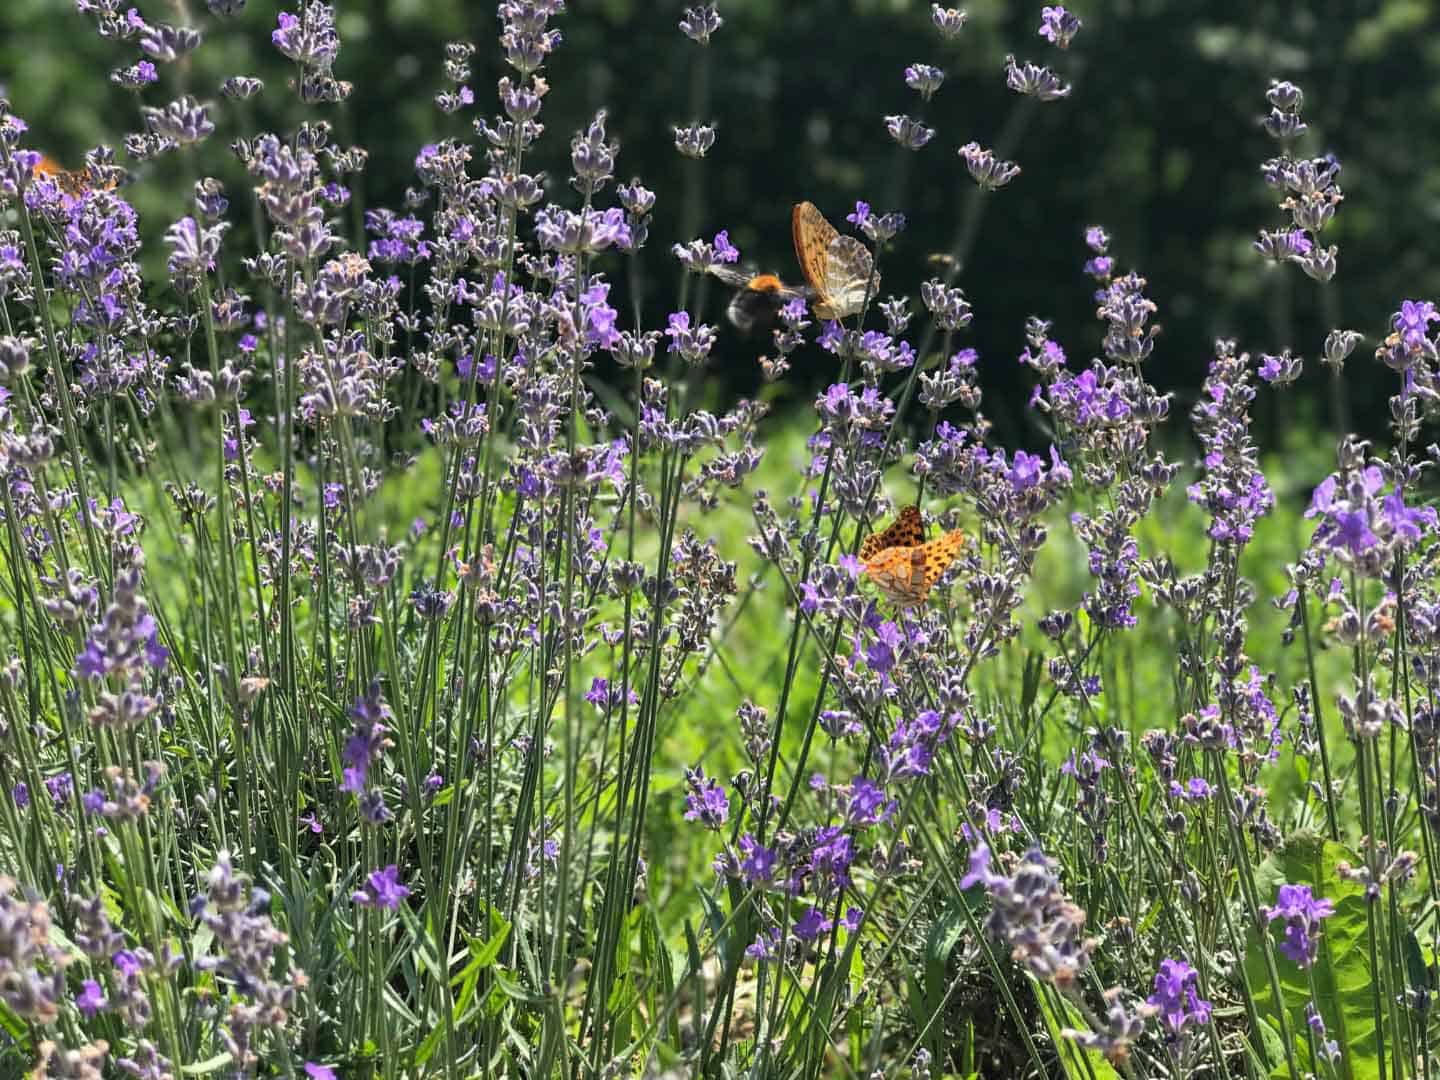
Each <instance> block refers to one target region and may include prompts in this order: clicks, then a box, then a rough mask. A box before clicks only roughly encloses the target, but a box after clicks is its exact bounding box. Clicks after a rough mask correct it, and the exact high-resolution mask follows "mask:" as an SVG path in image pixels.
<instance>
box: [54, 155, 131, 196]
mask: <svg viewBox="0 0 1440 1080" xmlns="http://www.w3.org/2000/svg"><path fill="white" fill-rule="evenodd" d="M34 175H35V178H36V179H40V178H42V177H44V178H46V179H50V180H54V181H55V183H56V184H58V185H59V186H60V190H61V191H63V192H64V193H65V194H66V195H76V196H79V195H83V194H85V192H87V191H114V190H115V187H116V182H115V181H114V180H111V181H109V182H108V183H104V184H97V183H94V182H93V181H92V180H91V179H90V168H89V166H88V165H87V166H86V167H85V168H83V169H75V170H71V169H67V168H65V166H63V165H61V164H60V163H59V162H58V161H56V160H55V159H54V158H52V157H51V156H50V155H49V154H41V155H40V160H39V161H37V162H36V163H35V169H34Z"/></svg>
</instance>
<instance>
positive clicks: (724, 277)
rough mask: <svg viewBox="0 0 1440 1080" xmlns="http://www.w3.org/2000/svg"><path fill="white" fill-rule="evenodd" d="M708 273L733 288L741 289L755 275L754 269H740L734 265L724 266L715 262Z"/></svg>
mask: <svg viewBox="0 0 1440 1080" xmlns="http://www.w3.org/2000/svg"><path fill="white" fill-rule="evenodd" d="M709 273H710V275H711V276H712V277H717V278H719V279H720V280H721V281H723V282H724V283H725V284H726V285H729V286H730V287H731V288H734V289H743V288H744V287H745V286H746V285H747V284H748V283H749V282H750V279H751V278H753V277H754V276H755V271H754V270H750V269H746V270H741V269H739V268H737V267H734V266H726V265H724V264H723V263H717V264H716V265H714V266H711V267H710V268H709Z"/></svg>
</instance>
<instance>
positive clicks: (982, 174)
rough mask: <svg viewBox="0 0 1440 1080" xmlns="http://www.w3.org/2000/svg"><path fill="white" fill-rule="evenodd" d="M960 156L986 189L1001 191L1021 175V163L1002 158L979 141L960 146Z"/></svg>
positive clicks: (976, 180) (971, 173) (973, 177)
mask: <svg viewBox="0 0 1440 1080" xmlns="http://www.w3.org/2000/svg"><path fill="white" fill-rule="evenodd" d="M960 157H961V159H962V160H963V161H964V162H965V167H966V168H967V169H969V170H970V176H971V178H972V179H973V180H974V181H975V183H977V184H979V185H980V186H981V187H982V188H984V189H985V190H986V191H999V190H1000V189H1001V188H1002V187H1004V186H1005V185H1006V184H1008V183H1010V181H1011V180H1014V179H1015V177H1017V176H1019V175H1020V166H1019V165H1016V164H1015V163H1014V162H1013V161H1002V160H1000V159H999V158H997V157H996V156H995V154H994V152H993V151H991V150H986V149H985V148H984V147H982V146H981V145H980V144H979V143H975V142H972V143H966V144H965V145H964V146H962V147H961V148H960Z"/></svg>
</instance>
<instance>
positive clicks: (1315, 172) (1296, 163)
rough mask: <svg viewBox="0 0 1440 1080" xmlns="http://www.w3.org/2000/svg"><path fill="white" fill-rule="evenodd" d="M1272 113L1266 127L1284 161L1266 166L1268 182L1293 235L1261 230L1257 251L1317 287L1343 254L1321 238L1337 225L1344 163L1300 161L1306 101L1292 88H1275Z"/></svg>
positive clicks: (1275, 85)
mask: <svg viewBox="0 0 1440 1080" xmlns="http://www.w3.org/2000/svg"><path fill="white" fill-rule="evenodd" d="M1265 97H1266V100H1267V101H1268V102H1269V105H1270V112H1269V114H1268V115H1267V116H1266V117H1265V119H1264V121H1263V126H1264V128H1265V131H1266V133H1267V134H1268V135H1270V137H1271V138H1273V139H1276V140H1277V141H1279V142H1280V144H1281V152H1280V155H1279V156H1278V157H1274V158H1271V159H1270V160H1268V161H1266V162H1265V163H1264V165H1262V166H1261V173H1262V175H1263V176H1264V177H1265V182H1266V183H1267V184H1269V185H1270V187H1271V188H1273V189H1274V190H1276V191H1278V192H1279V193H1280V194H1281V196H1282V198H1281V201H1280V204H1279V205H1280V209H1281V210H1283V211H1284V212H1285V213H1286V214H1287V215H1289V218H1290V226H1289V228H1287V229H1282V230H1277V231H1271V230H1263V229H1262V230H1261V232H1260V236H1259V238H1258V239H1257V240H1256V241H1255V250H1256V251H1257V252H1259V253H1260V255H1262V256H1263V257H1264V258H1266V259H1269V260H1271V261H1272V262H1293V263H1296V264H1297V265H1299V267H1300V268H1301V269H1302V270H1303V271H1305V273H1306V274H1307V275H1308V276H1309V277H1312V278H1314V279H1315V280H1316V281H1329V280H1330V278H1332V277H1333V276H1334V275H1335V265H1336V256H1337V254H1338V250H1339V249H1338V248H1336V247H1335V246H1334V245H1333V244H1332V245H1331V246H1330V247H1328V248H1322V247H1320V244H1319V236H1320V233H1321V232H1322V231H1323V230H1324V229H1325V227H1326V226H1327V225H1329V224H1330V222H1331V221H1332V220H1333V218H1334V216H1335V211H1336V209H1337V208H1338V207H1339V205H1340V203H1341V201H1342V200H1343V199H1344V198H1345V195H1344V193H1343V192H1342V191H1341V190H1340V185H1339V184H1338V183H1336V178H1337V177H1338V176H1339V174H1340V162H1339V160H1338V159H1337V158H1336V157H1335V155H1333V154H1327V155H1326V156H1324V157H1318V158H1295V157H1293V156H1291V150H1290V148H1291V146H1293V145H1294V143H1295V140H1297V139H1298V138H1299V137H1300V136H1301V135H1303V134H1304V132H1305V131H1306V125H1305V122H1304V120H1302V119H1301V117H1300V109H1301V107H1302V106H1303V104H1304V100H1305V98H1304V95H1303V94H1302V93H1301V92H1300V88H1299V87H1297V86H1295V85H1293V84H1292V83H1288V82H1275V83H1272V84H1271V86H1270V89H1269V90H1268V91H1266V94H1265Z"/></svg>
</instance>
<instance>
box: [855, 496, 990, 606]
mask: <svg viewBox="0 0 1440 1080" xmlns="http://www.w3.org/2000/svg"><path fill="white" fill-rule="evenodd" d="M964 542H965V534H964V533H963V532H961V531H960V530H959V529H952V530H951V531H950V532H948V533H946V534H945V535H944V536H939V537H936V538H935V539H934V540H931V541H930V542H929V543H926V542H925V526H924V524H923V523H922V522H921V520H920V508H919V507H918V506H907V507H906V508H905V509H904V510H901V511H900V514H899V516H898V517H896V518H895V521H894V522H893V523H892V524H891V525H890V527H889V528H888V529H885V530H884V531H883V532H878V533H874V534H872V535H870V536H867V537H866V538H865V541H864V543H862V544H861V545H860V561H861V562H862V563H863V564H864V567H865V573H866V574H868V575H869V576H870V580H871V581H873V582H875V587H876V588H878V589H879V590H880V592H881V593H883V594H884V596H885V597H886V598H887V599H888V600H890V601H891V602H892V603H894V604H895V606H896V607H902V608H906V607H917V606H919V605H920V604H923V603H924V602H925V601H926V599H927V598H928V597H929V596H930V590H931V588H933V587H934V585H935V583H936V582H937V581H939V580H940V575H942V574H943V573H945V571H946V570H948V569H949V567H950V564H951V563H952V562H954V561H955V556H956V555H958V554H959V553H960V547H961V545H962V544H964Z"/></svg>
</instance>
